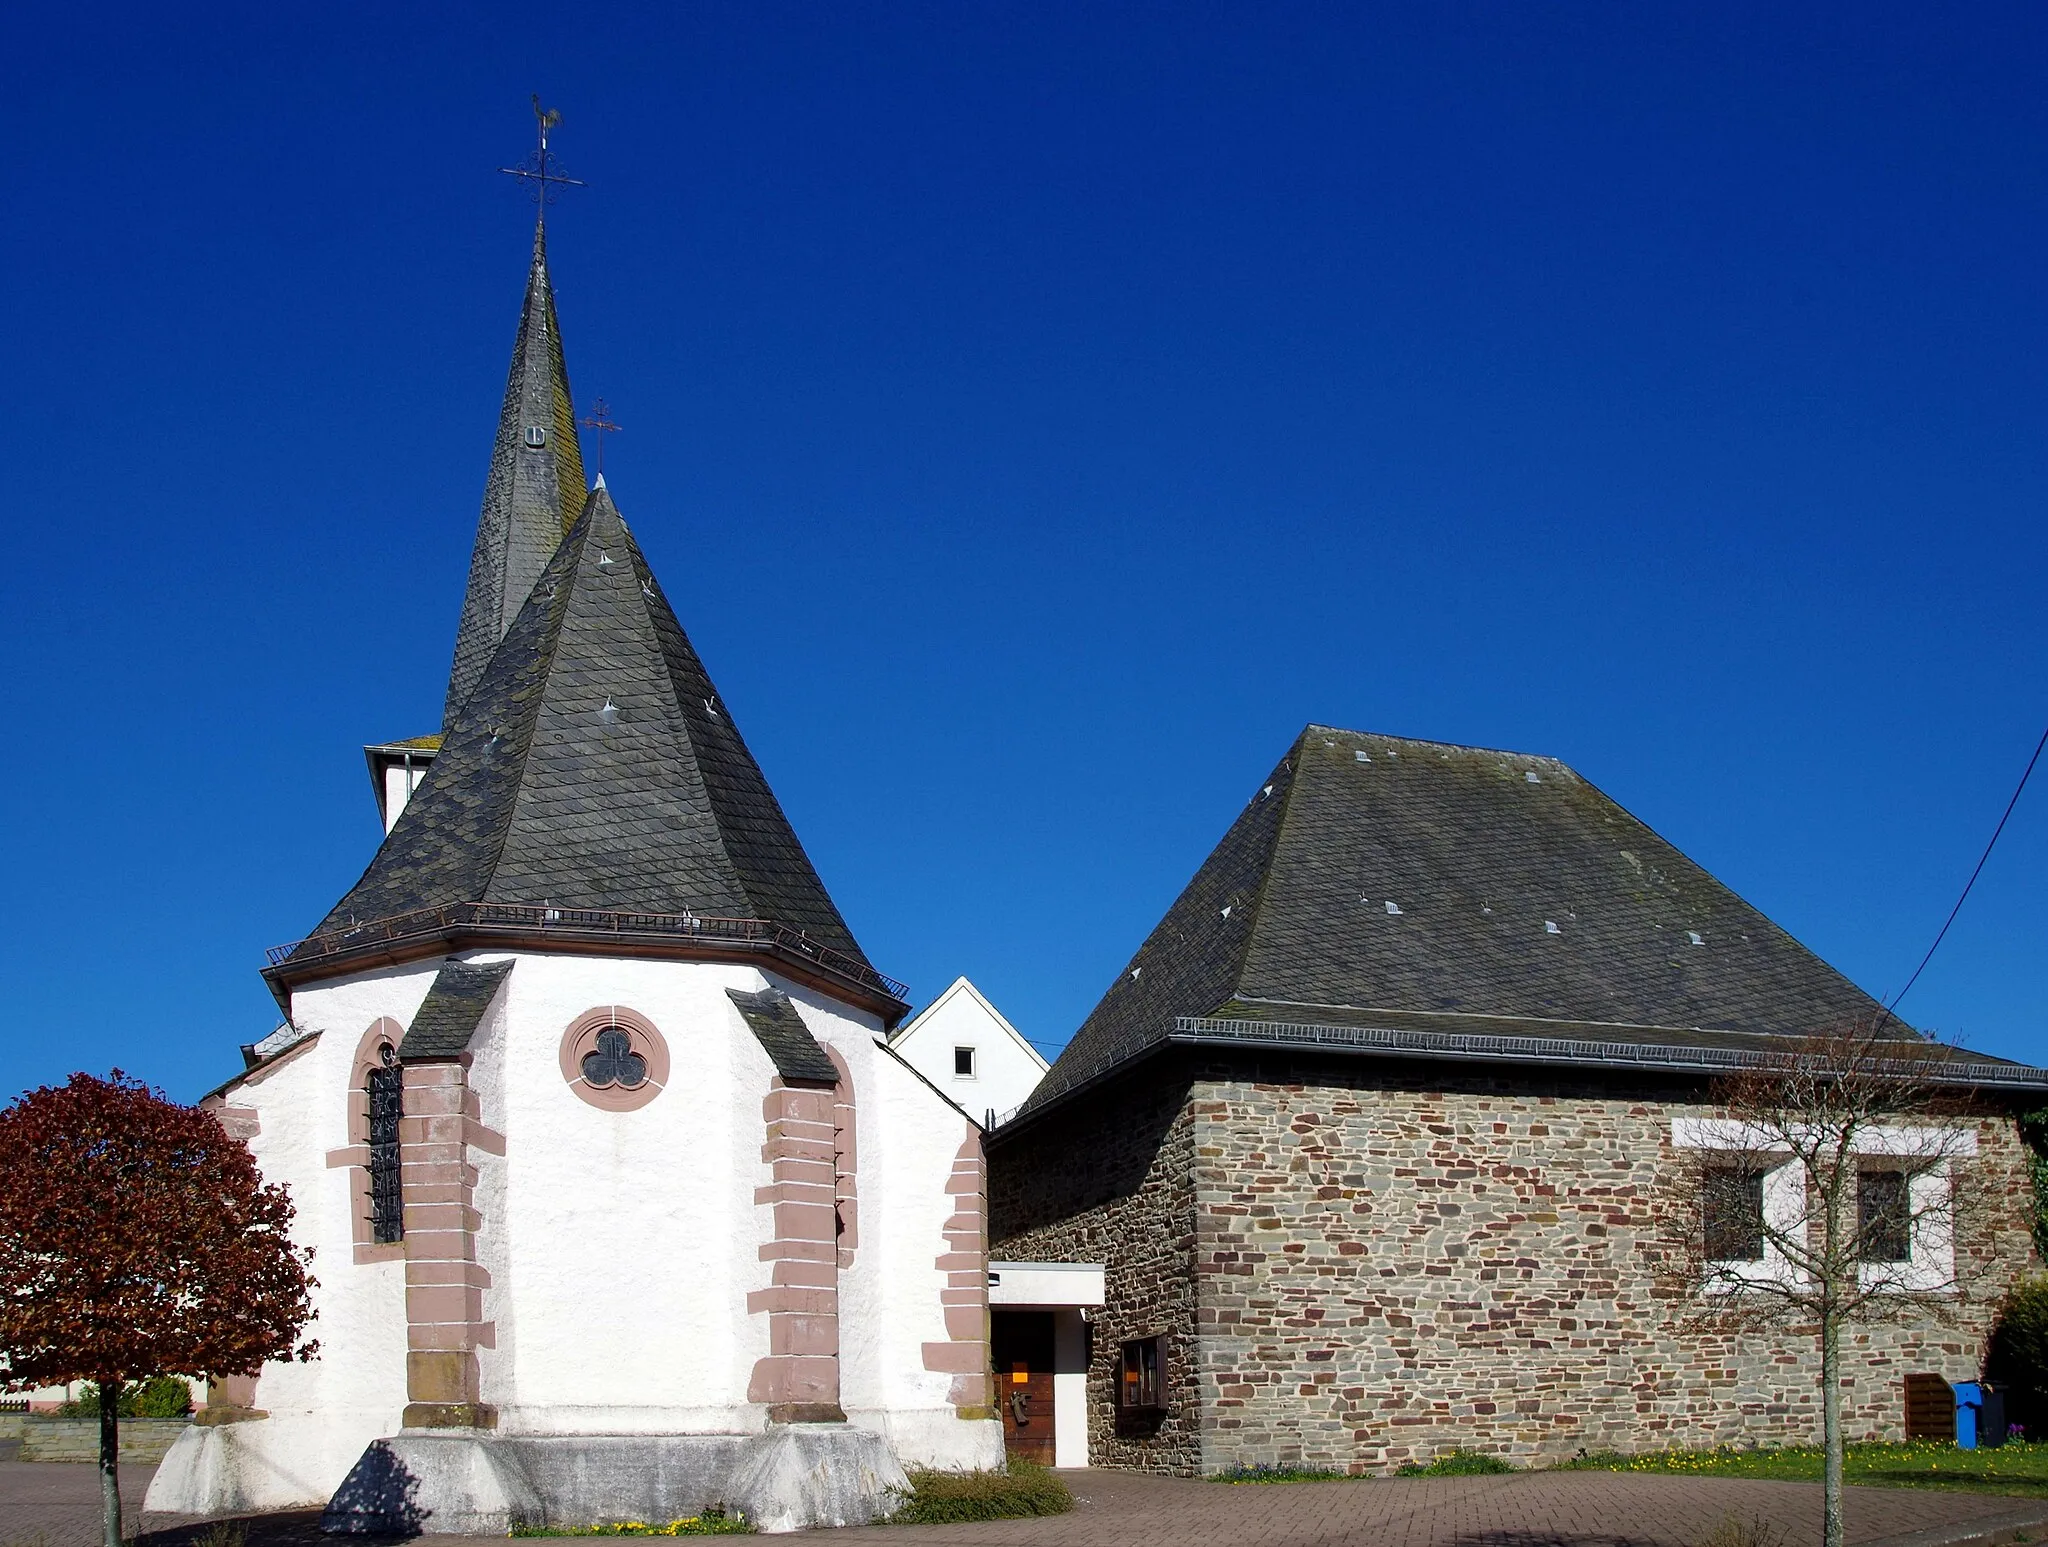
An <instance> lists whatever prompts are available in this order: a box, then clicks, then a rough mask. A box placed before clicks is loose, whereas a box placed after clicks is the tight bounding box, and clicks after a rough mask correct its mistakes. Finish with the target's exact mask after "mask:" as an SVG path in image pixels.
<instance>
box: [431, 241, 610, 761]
mask: <svg viewBox="0 0 2048 1547" xmlns="http://www.w3.org/2000/svg"><path fill="white" fill-rule="evenodd" d="M582 508H583V450H582V447H581V446H580V445H579V444H578V442H577V439H576V410H575V406H574V400H573V399H572V398H571V397H570V396H569V368H568V365H567V364H566V363H565V362H564V360H563V357H562V334H561V330H560V328H559V327H558V326H557V324H556V321H555V291H554V286H553V284H552V283H551V282H550V281H549V279H548V254H547V243H546V240H545V232H544V228H543V227H542V226H540V225H536V226H535V227H534V228H533V262H532V264H531V265H530V266H529V267H528V269H527V272H526V304H525V306H524V307H523V308H522V309H521V311H520V314H519V336H518V338H517V339H516V340H515V341H514V343H513V346H512V369H511V370H510V372H509V373H508V374H507V376H506V379H505V402H504V406H503V407H502V408H501V409H500V410H499V413H498V440H497V444H496V445H495V446H494V447H493V448H492V451H491V471H490V476H489V478H488V479H487V480H486V481H485V484H484V505H483V514H482V516H481V517H480V518H479V519H478V521H477V528H476V547H475V548H474V549H473V550H472V551H471V554H470V559H469V587H468V590H467V591H466V592H465V593H464V595H463V599H462V622H461V624H460V625H459V626H458V627H457V629H456V634H455V664H454V667H453V669H452V670H451V671H450V672H449V674H448V699H447V703H446V705H445V707H444V708H443V710H442V714H441V728H442V730H443V731H447V730H450V729H452V728H453V726H454V724H455V716H456V713H457V711H458V710H460V709H461V708H462V704H463V701H464V700H465V699H467V698H468V697H469V695H470V693H471V691H472V690H473V689H474V688H475V687H476V684H477V680H478V679H479V678H480V677H482V676H483V674H484V667H485V665H486V664H487V663H488V662H489V661H490V659H491V653H492V652H493V651H494V650H496V649H497V648H498V641H499V640H501V639H503V638H504V637H505V631H506V630H507V629H508V628H510V627H511V626H512V620H513V619H514V618H515V617H517V616H518V615H519V609H520V608H521V607H522V606H523V605H524V604H525V602H526V598H527V596H528V595H529V594H530V593H531V592H532V590H533V583H534V581H535V580H537V579H538V578H539V577H540V572H541V571H542V570H543V569H544V568H546V567H547V562H548V560H549V559H550V558H552V557H553V556H554V552H555V549H556V547H557V546H559V545H560V543H561V541H562V535H563V534H564V533H565V532H567V531H568V530H569V527H570V526H571V525H572V524H573V523H574V522H575V520H576V516H577V513H578V512H579V511H581V510H582Z"/></svg>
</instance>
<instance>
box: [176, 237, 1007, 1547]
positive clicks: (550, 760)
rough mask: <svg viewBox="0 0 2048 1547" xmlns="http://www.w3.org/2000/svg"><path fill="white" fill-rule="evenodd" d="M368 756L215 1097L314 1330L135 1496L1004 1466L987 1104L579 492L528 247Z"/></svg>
mask: <svg viewBox="0 0 2048 1547" xmlns="http://www.w3.org/2000/svg"><path fill="white" fill-rule="evenodd" d="M746 583H747V584H749V585H758V584H759V581H758V578H756V577H749V578H748V579H747V582H746ZM393 748H395V749H396V751H395V752H394V751H393ZM380 754H389V755H385V756H383V759H382V763H381V764H380V761H379V757H380ZM408 754H409V755H408ZM422 754H425V755H422ZM371 760H372V766H373V771H382V772H389V768H386V767H384V765H390V767H391V768H396V769H397V770H398V771H399V774H400V775H401V777H399V778H397V779H395V780H394V781H393V782H391V783H390V785H389V786H388V788H387V787H386V786H385V785H384V784H382V783H380V786H379V795H380V806H381V809H382V810H383V812H384V814H385V816H386V819H387V827H388V832H387V834H386V836H385V838H384V840H383V843H382V844H381V846H380V847H379V848H378V850H377V853H376V855H375V857H374V858H373V859H372V860H371V862H370V865H369V868H368V869H367V870H366V871H365V872H364V873H363V875H362V877H361V879H360V880H358V881H357V882H356V883H355V884H354V885H353V886H352V887H350V888H349V889H348V890H347V892H346V894H345V895H344V896H343V897H342V899H341V901H340V902H339V903H337V904H336V905H335V907H334V908H333V909H332V910H331V911H330V913H329V914H328V915H327V917H326V918H325V919H324V920H323V921H322V922H321V923H320V924H319V925H318V927H317V928H316V929H315V930H314V931H313V933H312V934H311V935H310V936H309V937H308V938H307V939H305V940H302V941H300V942H298V943H297V944H296V945H294V946H292V947H289V948H284V949H280V950H279V951H277V952H273V953H272V956H273V959H272V962H271V965H270V966H269V968H268V969H267V970H266V972H265V976H266V978H267V979H268V980H269V983H270V986H271V988H272V990H273V992H274V993H275V994H276V996H277V998H278V1001H279V1003H280V1005H281V1006H282V1007H283V1008H284V1011H285V1014H286V1017H287V1025H286V1026H285V1027H283V1028H280V1030H279V1032H278V1033H275V1034H273V1035H272V1036H270V1037H268V1038H265V1039H264V1040H263V1041H262V1042H261V1043H258V1044H255V1045H253V1046H252V1047H250V1048H249V1049H247V1050H246V1051H245V1058H246V1061H247V1065H248V1066H247V1067H246V1068H245V1069H244V1070H243V1072H242V1073H241V1074H239V1075H237V1076H236V1077H235V1078H234V1079H232V1080H230V1081H229V1082H228V1083H227V1084H225V1085H224V1086H222V1087H221V1088H220V1090H219V1091H217V1092H216V1093H215V1094H214V1095H213V1096H212V1097H210V1098H208V1104H209V1105H210V1106H211V1107H212V1108H213V1109H214V1110H215V1111H216V1112H218V1113H219V1115H220V1116H221V1118H222V1120H223V1122H224V1123H225V1124H226V1125H227V1126H228V1127H229V1128H230V1130H231V1131H233V1132H235V1133H237V1134H239V1135H241V1136H243V1137H244V1138H246V1140H247V1142H248V1143H249V1146H250V1148H251V1150H252V1151H253V1153H254V1154H255V1156H256V1159H257V1162H258V1164H259V1165H260V1166H261V1168H262V1170H263V1174H264V1176H265V1177H266V1179H267V1180H270V1181H273V1182H281V1183H284V1184H285V1185H287V1186H288V1187H289V1188H290V1190H291V1194H292V1197H293V1199H294V1201H295V1202H296V1204H297V1207H298V1219H297V1224H296V1227H295V1229H296V1233H297V1236H298V1238H299V1239H300V1240H301V1241H302V1242H303V1243H304V1244H306V1245H308V1246H311V1247H314V1248H315V1249H316V1251H317V1262H316V1267H315V1271H316V1273H317V1276H318V1278H319V1288H318V1290H317V1292H316V1296H315V1304H316V1308H317V1316H318V1319H317V1322H316V1324H315V1325H314V1327H313V1328H312V1332H313V1335H314V1336H315V1337H317V1338H318V1339H319V1341H320V1345H321V1352H320V1356H319V1358H318V1359H317V1360H315V1361H313V1362H311V1363H307V1364H273V1365H269V1366H266V1367H265V1368H264V1370H263V1371H262V1373H261V1374H260V1376H258V1377H257V1378H255V1379H254V1380H238V1381H233V1382H227V1383H223V1387H222V1389H220V1390H218V1391H217V1392H216V1393H215V1401H214V1402H213V1403H212V1404H211V1407H212V1412H211V1414H210V1421H209V1423H208V1424H206V1425H204V1426H200V1427H195V1428H193V1429H192V1430H191V1431H189V1432H188V1433H187V1434H186V1435H184V1436H183V1437H182V1438H181V1439H180V1440H179V1442H178V1444H177V1446H176V1447H175V1448H174V1449H173V1450H172V1452H171V1454H170V1456H169V1457H167V1458H166V1460H165V1462H164V1463H163V1465H162V1466H161V1467H160V1468H159V1469H158V1471H157V1473H156V1476H155V1479H154V1481H153V1483H152V1485H151V1489H150V1494H149V1499H148V1507H149V1508H151V1509H156V1510H166V1511H177V1512H184V1513H197V1514H230V1513H245V1512H251V1511H257V1510H267V1509H277V1508H286V1507H292V1506H301V1507H303V1506H307V1505H326V1506H327V1510H328V1522H329V1525H330V1527H331V1528H333V1529H342V1530H375V1531H392V1530H397V1531H401V1532H411V1531H417V1530H424V1531H429V1532H461V1531H484V1532H494V1533H497V1534H503V1532H504V1531H505V1530H506V1528H507V1527H508V1526H509V1525H512V1524H516V1523H521V1522H524V1523H528V1524H534V1525H558V1526H559V1525H577V1524H591V1523H595V1522H598V1521H602V1520H614V1519H619V1518H632V1519H640V1520H656V1521H661V1520H669V1519H674V1518H678V1517H680V1516H685V1515H689V1514H693V1513H696V1512H697V1511H698V1510H699V1509H701V1508H702V1507H703V1506H705V1505H707V1504H710V1503H713V1502H724V1503H727V1504H732V1505H737V1506H740V1507H743V1508H746V1509H748V1510H749V1511H750V1512H751V1513H753V1514H754V1515H755V1516H756V1518H757V1519H758V1521H759V1523H760V1524H762V1525H763V1526H764V1527H766V1528H768V1529H778V1528H781V1529H787V1528H792V1527H796V1526H802V1525H808V1524H830V1523H841V1522H845V1521H854V1520H860V1519H864V1518H867V1517H868V1516H869V1515H871V1514H872V1513H873V1512H874V1510H875V1508H876V1507H877V1506H878V1505H880V1504H884V1503H885V1502H886V1490H887V1489H888V1488H889V1487H890V1486H891V1485H892V1484H893V1483H897V1482H900V1481H901V1477H902V1470H901V1468H902V1466H904V1465H912V1466H919V1465H922V1466H937V1467H972V1466H990V1465H995V1464H999V1463H1000V1461H1001V1459H1002V1432H1001V1428H1000V1426H999V1425H998V1424H997V1423H996V1422H995V1421H993V1420H992V1419H991V1417H990V1416H989V1415H990V1410H991V1404H990V1401H989V1390H988V1371H989V1350H988V1341H987V1340H988V1290H987V1272H988V1265H987V1253H986V1232H985V1227H984V1223H983V1220H984V1213H983V1200H984V1184H983V1168H982V1161H981V1132H980V1129H979V1127H978V1126H977V1124H976V1123H975V1122H973V1121H971V1120H970V1119H969V1118H968V1116H967V1115H966V1114H965V1113H964V1112H963V1111H962V1110H961V1109H960V1108H959V1107H956V1106H955V1105H953V1104H951V1103H949V1102H948V1101H947V1100H946V1099H945V1098H944V1097H943V1096H941V1095H939V1094H938V1093H937V1091H935V1090H934V1088H933V1086H932V1085H931V1084H929V1083H927V1081H926V1080H924V1079H923V1078H921V1077H920V1076H919V1074H918V1073H917V1072H916V1071H915V1070H913V1068H912V1067H911V1066H910V1065H909V1064H908V1062H907V1061H906V1060H905V1058H904V1057H903V1056H901V1055H900V1054H899V1053H898V1052H897V1051H896V1050H895V1049H893V1048H891V1047H890V1046H889V1045H888V1042H887V1034H888V1032H889V1029H890V1028H891V1027H893V1026H895V1025H896V1024H897V1022H898V1021H899V1020H900V1019H901V1018H902V1016H903V1015H904V1014H905V1013H906V1012H907V1009H908V1007H907V1005H905V1004H904V1002H903V998H902V995H903V987H902V985H901V984H898V983H895V982H894V981H892V980H891V979H889V978H887V977H884V976H883V975H882V974H881V973H879V972H877V971H876V970H875V968H874V967H873V966H872V965H871V964H870V963H869V962H868V960H867V958H866V956H865V955H864V954H863V953H862V951H861V948H860V946H859V944H858V942H857V941H856V940H855V939H854V936H853V934H852V932H851V931H850V930H849V929H848V928H847V926H846V923H845V921H844V920H843V919H842V918H841V917H840V915H839V911H838V909H837V908H836V907H835V906H834V904H833V902H832V899H831V898H830V896H829V895H828V894H827V893H826V890H825V887H824V885H823V883H822V882H821V881H820V880H819V878H818V875H817V873H816V871H815V870H814V869H813V868H812V866H811V863H810V860H809V859H808V857H807V856H806V855H805V853H804V850H803V846H802V845H801V844H800V843H799V842H798V840H797V837H796V835H795V833H794V832H793V831H792V829H791V828H790V825H789V823H788V820H787V819H786V817H785V816H784V815H783V811H782V808H781V806H780V804H779V803H778V802H777V801H776V799H775V796H774V793H773V792H772V791H771V790H770V788H769V786H768V782H767V780H766V778H765V777H764V776H763V774H762V772H761V769H760V767H759V765H758V764H757V763H756V762H755V760H754V757H753V754H752V753H751V752H750V751H749V750H748V748H747V745H746V743H745V741H744V740H743V739H742V738H741V736H740V733H739V730H738V729H737V727H736V726H735V725H734V724H733V720H732V715H731V711H730V708H729V707H728V706H727V705H726V703H725V701H724V700H723V699H722V698H721V697H720V696H719V694H718V692H717V689H716V688H715V687H714V686H713V684H712V682H711V679H710V677H709V675H708V674H707V673H706V671H705V668H704V666H703V663H702V662H701V661H700V660H699V659H698V657H697V655H696V652H695V650H694V649H693V648H692V646H691V644H690V641H689V639H688V637H687V636H686V635H685V634H684V632H683V629H682V627H681V625H680V623H679V622H678V621H677V619H676V616H675V614H674V612H673V611H672V610H671V609H670V606H669V603H668V600H667V598H666V597H665V596H664V595H663V593H662V590H661V588H660V585H659V583H658V582H657V581H656V579H655V577H654V574H653V572H652V570H651V569H650V568H649V566H648V564H647V561H646V559H645V558H644V557H643V556H642V554H641V551H640V548H639V546H638V544H637V543H636V542H635V541H634V538H633V535H632V533H631V532H630V531H629V530H628V528H627V526H626V524H625V521H624V520H623V518H622V517H621V516H620V514H619V511H618V508H617V506H616V505H614V504H613V502H612V498H611V495H610V493H609V492H608V491H607V490H606V488H605V486H604V480H603V479H602V478H600V479H599V480H598V482H597V486H596V488H595V489H593V490H590V491H589V492H588V493H587V494H586V492H585V490H584V487H583V474H582V465H581V461H580V459H579V458H578V457H577V454H576V443H575V433H574V427H573V423H572V418H571V412H570V399H569V389H568V377H567V372H566V370H565V368H564V366H563V362H562V352H561V344H560V339H559V335H558V333H557V330H556V322H555V311H554V301H553V296H552V292H551V287H550V283H549V276H548V270H547V263H546V257H545V252H544V248H543V245H542V242H541V236H540V233H539V232H538V231H536V235H535V245H534V254H533V264H532V269H531V271H530V274H529V278H528V283H527V293H526V305H525V311H524V315H523V317H522V320H521V324H520V331H519V339H518V344H517V347H516V349H515V352H514V358H513V364H512V371H511V376H510V379H509V381H508V383H507V387H506V394H505V399H504V409H503V415H502V419H501V423H500V427H499V433H498V439H497V447H496V452H495V455H494V458H493V461H492V466H491V474H490V479H489V483H488V486H487V490H486V494H485V499H484V509H483V516H482V519H481V521H480V522H479V528H478V534H477V542H476V548H475V553H474V556H473V559H472V563H471V570H470V577H469V585H468V590H467V594H466V597H465V602H464V607H463V614H462V624H461V629H460V633H459V637H458V643H457V649H456V661H455V670H454V673H453V676H452V680H451V683H450V687H449V693H448V701H447V713H446V718H445V721H444V724H443V726H442V734H441V735H440V736H439V737H438V738H431V739H423V740H420V741H415V742H411V743H394V744H392V748H373V749H372V758H371ZM415 775H418V777H417V778H415ZM415 784H416V786H417V787H416V788H415V787H414V786H415ZM970 992H971V990H970ZM977 997H978V996H977ZM991 1013H992V1012H991ZM995 1019H996V1023H997V1024H1000V1023H1001V1018H1000V1017H996V1018H995ZM1011 1035H1012V1036H1013V1037H1014V1033H1011ZM1018 1046H1020V1047H1021V1046H1022V1044H1021V1043H1019V1044H1018ZM1025 1051H1026V1052H1027V1053H1028V1049H1025ZM1005 1056H1009V1055H1005ZM1005 1067H1007V1065H1006V1066H1005ZM1036 1068H1037V1069H1038V1070H1042V1069H1043V1068H1044V1065H1043V1063H1042V1062H1037V1063H1036Z"/></svg>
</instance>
